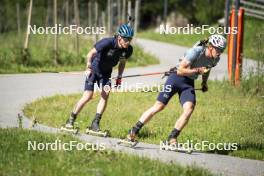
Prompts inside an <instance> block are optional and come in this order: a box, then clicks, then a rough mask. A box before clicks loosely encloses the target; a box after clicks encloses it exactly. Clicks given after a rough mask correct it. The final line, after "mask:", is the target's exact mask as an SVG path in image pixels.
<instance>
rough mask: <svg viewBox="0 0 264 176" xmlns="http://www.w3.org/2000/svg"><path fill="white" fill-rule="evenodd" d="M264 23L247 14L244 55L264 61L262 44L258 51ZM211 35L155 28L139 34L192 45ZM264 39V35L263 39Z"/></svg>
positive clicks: (163, 40)
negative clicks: (172, 31) (166, 33)
mask: <svg viewBox="0 0 264 176" xmlns="http://www.w3.org/2000/svg"><path fill="white" fill-rule="evenodd" d="M263 29H264V23H263V21H262V20H258V19H255V18H251V17H248V16H245V22H244V53H243V54H244V57H246V58H251V59H255V60H261V61H262V62H264V60H263V58H260V53H262V55H263V52H264V49H263V48H264V47H263V44H262V47H260V48H262V49H261V51H258V47H259V46H258V44H259V43H258V40H259V39H258V37H257V36H258V35H260V34H261V33H262V34H263ZM208 36H210V34H207V33H206V34H190V35H186V34H171V35H164V34H159V33H155V32H154V31H153V30H147V31H142V32H140V33H139V34H138V37H141V38H147V39H151V40H157V41H162V42H168V43H172V44H176V45H181V46H187V47H191V46H193V45H194V43H196V42H197V41H199V40H201V39H204V38H206V37H208ZM260 40H263V35H262V39H260Z"/></svg>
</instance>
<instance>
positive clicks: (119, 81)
mask: <svg viewBox="0 0 264 176" xmlns="http://www.w3.org/2000/svg"><path fill="white" fill-rule="evenodd" d="M121 83H122V78H121V77H117V78H116V83H115V87H120V86H121Z"/></svg>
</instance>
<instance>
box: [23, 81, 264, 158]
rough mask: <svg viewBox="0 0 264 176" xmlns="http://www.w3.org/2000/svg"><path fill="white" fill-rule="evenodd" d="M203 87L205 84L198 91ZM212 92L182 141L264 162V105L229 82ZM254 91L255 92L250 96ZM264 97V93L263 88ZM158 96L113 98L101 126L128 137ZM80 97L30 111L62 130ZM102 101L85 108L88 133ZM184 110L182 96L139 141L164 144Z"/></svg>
mask: <svg viewBox="0 0 264 176" xmlns="http://www.w3.org/2000/svg"><path fill="white" fill-rule="evenodd" d="M262 82H264V80H263V79H262ZM197 87H199V85H198V86H197ZM209 88H210V91H209V92H208V93H205V94H203V93H201V92H197V93H196V94H197V106H196V109H195V111H194V113H193V115H192V117H191V119H190V121H189V124H188V125H187V127H186V128H185V129H184V131H183V132H182V133H181V136H180V137H179V142H186V141H187V140H190V141H193V143H201V142H202V141H209V142H211V143H215V144H217V143H237V146H238V150H237V151H217V150H216V151H210V152H216V153H223V154H229V155H233V156H239V157H245V158H253V159H259V160H264V119H263V117H264V109H263V107H264V101H263V98H261V96H259V95H253V94H252V92H254V91H251V90H248V89H247V88H246V89H244V88H243V89H242V88H241V89H234V88H233V87H232V86H230V85H229V84H228V83H227V82H210V83H209ZM250 92H251V93H250ZM261 93H262V94H261V95H264V90H263V89H262V92H261ZM157 95H158V93H151V92H148V93H142V92H141V93H113V94H112V95H111V96H110V100H109V105H108V108H107V110H106V112H105V114H104V116H103V119H102V122H101V128H102V129H109V130H110V131H111V134H112V136H114V137H119V138H120V137H124V136H125V135H126V134H127V131H128V129H130V128H131V127H132V126H133V125H134V124H135V122H137V120H138V119H139V117H140V115H141V114H142V113H143V112H144V111H145V110H146V109H147V108H149V107H150V106H151V105H153V103H154V102H155V100H156V97H157ZM80 96H81V95H80V94H73V95H69V96H64V95H56V96H53V97H49V98H44V99H39V100H36V101H35V102H33V103H31V104H28V105H27V106H26V107H25V109H24V112H25V114H26V115H27V116H28V117H32V116H36V117H37V118H38V120H39V121H40V123H43V124H46V125H49V126H54V127H60V126H61V125H62V124H63V123H64V122H65V121H66V119H67V118H68V117H69V114H70V112H71V110H72V108H73V106H74V105H75V103H76V102H77V101H78V99H79V98H80ZM98 100H99V96H96V97H95V98H94V99H93V100H91V102H90V103H89V104H88V105H87V106H86V107H85V108H84V109H83V111H82V112H81V113H80V114H79V117H78V119H77V122H78V125H79V126H80V128H81V129H82V130H84V129H85V128H86V126H87V125H88V124H90V123H91V121H92V119H93V117H94V114H95V111H96V106H97V103H98ZM181 112H182V110H181V107H180V105H179V103H178V98H177V96H174V98H173V99H172V100H171V102H170V103H169V104H168V107H167V108H166V109H165V110H164V111H162V112H160V113H159V114H157V115H156V116H155V117H154V118H153V119H152V121H150V123H148V124H147V125H146V126H145V127H144V128H143V129H142V131H141V132H140V135H139V140H140V141H144V142H147V143H156V144H159V142H160V140H164V139H166V138H167V136H168V134H169V132H170V131H171V129H172V128H173V126H174V123H175V121H176V119H177V118H178V117H179V115H180V114H181Z"/></svg>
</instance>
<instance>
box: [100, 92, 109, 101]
mask: <svg viewBox="0 0 264 176" xmlns="http://www.w3.org/2000/svg"><path fill="white" fill-rule="evenodd" d="M109 95H110V91H102V92H101V98H102V99H104V100H108V98H109Z"/></svg>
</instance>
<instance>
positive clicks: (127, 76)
mask: <svg viewBox="0 0 264 176" xmlns="http://www.w3.org/2000/svg"><path fill="white" fill-rule="evenodd" d="M167 73H172V72H170V71H166V72H154V73H145V74H135V75H126V76H122V77H121V78H132V77H139V76H152V75H162V74H167ZM117 78H118V77H112V78H110V79H117Z"/></svg>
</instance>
